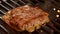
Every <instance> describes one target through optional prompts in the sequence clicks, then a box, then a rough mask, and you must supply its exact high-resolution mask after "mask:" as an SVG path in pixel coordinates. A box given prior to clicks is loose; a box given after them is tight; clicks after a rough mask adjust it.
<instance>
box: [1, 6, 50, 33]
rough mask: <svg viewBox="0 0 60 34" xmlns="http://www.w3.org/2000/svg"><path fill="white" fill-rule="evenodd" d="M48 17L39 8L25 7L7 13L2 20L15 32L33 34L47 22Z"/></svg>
mask: <svg viewBox="0 0 60 34" xmlns="http://www.w3.org/2000/svg"><path fill="white" fill-rule="evenodd" d="M48 15H49V14H48V13H46V12H44V11H43V10H42V9H40V8H39V7H30V6H29V5H25V6H21V7H17V8H14V9H12V10H10V11H8V12H7V13H6V14H5V15H4V16H3V17H2V20H3V21H5V22H6V23H7V24H8V25H9V26H10V27H11V28H13V29H15V30H16V31H24V30H26V31H28V32H33V31H35V30H36V29H39V28H40V27H41V25H42V24H44V23H46V22H49V18H48Z"/></svg>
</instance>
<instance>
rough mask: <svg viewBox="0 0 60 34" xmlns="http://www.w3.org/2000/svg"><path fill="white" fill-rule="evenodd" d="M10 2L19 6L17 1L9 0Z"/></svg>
mask: <svg viewBox="0 0 60 34" xmlns="http://www.w3.org/2000/svg"><path fill="white" fill-rule="evenodd" d="M10 1H11V2H13V3H14V4H16V5H18V6H21V5H20V4H18V3H17V2H15V1H13V0H10Z"/></svg>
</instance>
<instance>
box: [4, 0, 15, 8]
mask: <svg viewBox="0 0 60 34" xmlns="http://www.w3.org/2000/svg"><path fill="white" fill-rule="evenodd" d="M3 2H5V3H6V4H7V5H9V6H10V7H12V8H15V7H14V6H12V5H11V4H9V3H8V2H6V1H3Z"/></svg>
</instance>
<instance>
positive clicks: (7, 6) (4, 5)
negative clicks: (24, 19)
mask: <svg viewBox="0 0 60 34" xmlns="http://www.w3.org/2000/svg"><path fill="white" fill-rule="evenodd" d="M52 2H53V3H54V5H53V4H51V3H52ZM26 4H32V5H37V6H40V7H41V9H43V10H45V11H49V12H48V13H49V14H50V16H51V17H50V18H51V21H52V22H53V23H52V22H50V23H48V24H47V25H46V26H42V28H41V30H36V31H35V32H32V33H26V32H23V33H22V32H21V33H22V34H24V33H25V34H37V33H39V34H54V31H55V32H57V33H58V34H59V33H60V30H58V29H57V28H56V27H55V26H58V25H59V26H60V24H58V23H56V22H55V21H54V20H55V18H56V16H55V15H56V14H57V13H56V12H53V11H54V10H52V8H54V7H55V8H57V6H58V7H59V6H60V5H58V3H57V2H56V1H54V0H53V1H50V0H46V1H44V0H2V1H0V8H1V9H0V18H1V17H2V16H3V15H4V14H5V13H6V12H7V11H9V10H11V9H13V8H15V7H18V6H22V5H26ZM51 5H52V7H51ZM56 5H57V6H56ZM48 8H49V9H48ZM52 18H53V19H52ZM0 20H1V19H0ZM1 21H2V20H1ZM1 23H3V21H2V22H1ZM3 25H4V24H3ZM3 25H1V24H0V27H1V28H2V29H3V30H5V31H6V32H7V33H8V34H13V33H11V31H10V30H8V29H7V28H5V26H3ZM59 28H60V27H59ZM14 33H15V32H14ZM19 33H20V32H19ZM19 33H18V34H19ZM15 34H16V33H15Z"/></svg>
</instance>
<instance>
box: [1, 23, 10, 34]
mask: <svg viewBox="0 0 60 34" xmlns="http://www.w3.org/2000/svg"><path fill="white" fill-rule="evenodd" d="M0 27H1V28H2V29H3V30H4V31H6V32H7V33H8V34H9V32H8V30H7V29H6V28H5V27H4V26H2V25H1V24H0Z"/></svg>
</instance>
